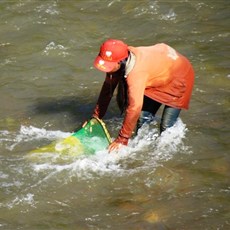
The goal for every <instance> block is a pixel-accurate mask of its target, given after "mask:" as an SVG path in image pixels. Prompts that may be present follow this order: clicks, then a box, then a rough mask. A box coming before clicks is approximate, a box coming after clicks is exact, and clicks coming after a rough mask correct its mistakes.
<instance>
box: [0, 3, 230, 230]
mask: <svg viewBox="0 0 230 230" xmlns="http://www.w3.org/2000/svg"><path fill="white" fill-rule="evenodd" d="M229 15H230V12H229V1H228V0H219V1H213V0H178V1H160V0H158V1H157V0H156V1H154V0H140V1H131V0H130V1H128V0H127V1H125V0H94V1H88V0H75V1H74V0H71V1H69V0H67V1H61V0H56V1H54V0H46V1H36V0H18V1H9V0H1V1H0V79H1V81H0V106H1V110H0V229H1V230H12V229H14V230H15V229H23V230H24V229H25V230H27V229H28V230H31V229H35V230H40V229H55V230H57V229H68V230H70V229H90V230H91V229H92V230H96V229H112V230H116V229H121V230H123V229H124V230H128V229H132V230H133V229H136V230H142V229H172V230H175V229H178V230H183V229H184V230H193V229H196V230H197V229H202V230H203V229H230V208H229V207H230V183H229V182H230V180H229V176H230V157H229V137H230V136H229V124H230V119H229V107H230V100H229V91H230V88H229V86H230V83H229V81H230V72H229V33H230V32H229V24H230V20H229ZM110 37H111V38H117V39H122V40H124V41H125V42H127V43H128V44H129V45H133V46H140V45H152V44H155V43H158V42H165V43H167V44H169V45H171V46H173V47H174V48H176V49H177V50H178V51H180V52H181V53H183V54H184V55H185V56H187V57H188V58H189V59H190V60H191V62H192V64H193V66H194V69H195V72H196V79H195V86H194V90H193V95H192V101H191V104H190V109H189V110H188V111H183V112H182V113H181V116H180V119H179V120H178V122H177V123H176V125H175V126H174V127H172V128H171V129H169V130H167V131H166V132H165V133H164V134H163V135H162V136H161V137H157V135H158V125H159V124H158V123H157V122H156V123H152V124H150V125H149V126H144V127H143V129H142V130H141V132H140V133H139V135H138V136H136V137H135V138H134V139H132V140H131V141H130V145H129V147H126V148H123V149H121V151H120V152H119V153H112V154H108V153H107V151H100V152H97V153H96V154H95V155H93V156H80V157H76V156H68V155H65V156H61V155H58V154H44V155H40V156H39V155H38V156H37V157H30V155H28V153H29V152H30V151H31V150H32V149H35V148H37V147H39V146H42V145H46V144H48V143H50V142H52V141H54V140H58V139H62V138H64V137H67V136H69V135H70V134H71V133H72V132H73V130H74V129H75V128H77V127H79V126H80V125H81V124H82V123H83V121H84V120H86V119H88V118H90V116H91V114H92V110H93V108H94V106H95V103H96V100H97V97H98V94H99V91H100V88H101V85H102V83H103V80H104V74H103V73H101V72H99V71H97V70H96V69H94V67H93V64H92V63H93V60H94V58H95V56H96V55H97V53H98V50H99V46H100V44H101V43H102V42H103V41H104V40H105V39H107V38H110ZM159 116H160V113H159ZM104 122H105V123H106V125H107V127H108V129H109V132H110V133H111V136H112V137H113V138H115V137H116V135H117V132H118V130H119V127H120V125H121V122H122V117H120V116H119V112H118V109H117V107H116V105H115V102H114V100H113V101H112V102H111V106H110V107H109V110H108V113H107V115H106V117H105V118H104Z"/></svg>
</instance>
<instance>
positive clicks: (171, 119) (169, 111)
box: [160, 105, 181, 133]
mask: <svg viewBox="0 0 230 230" xmlns="http://www.w3.org/2000/svg"><path fill="white" fill-rule="evenodd" d="M180 111H181V110H180V109H176V108H172V107H170V106H167V105H166V106H165V107H164V110H163V114H162V117H161V124H160V133H162V132H163V131H165V130H166V129H167V128H170V127H172V126H173V125H174V124H175V123H176V121H177V118H178V117H179V114H180Z"/></svg>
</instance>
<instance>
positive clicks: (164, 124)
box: [137, 96, 181, 133]
mask: <svg viewBox="0 0 230 230" xmlns="http://www.w3.org/2000/svg"><path fill="white" fill-rule="evenodd" d="M161 105H162V104H161V103H159V102H157V101H154V100H152V99H150V98H149V97H146V96H144V103H143V107H142V111H141V115H140V117H139V120H138V123H137V130H138V129H139V128H140V127H141V126H142V125H143V124H144V123H146V122H147V123H150V122H151V121H153V120H154V118H155V115H156V113H157V111H158V109H159V108H160V106H161ZM180 111H181V110H180V109H176V108H172V107H170V106H167V105H165V106H164V110H163V113H162V116H161V123H160V133H162V132H163V131H165V130H166V129H167V128H169V127H172V126H173V125H174V124H175V123H176V121H177V118H178V117H179V114H180Z"/></svg>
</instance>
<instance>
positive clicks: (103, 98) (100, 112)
mask: <svg viewBox="0 0 230 230" xmlns="http://www.w3.org/2000/svg"><path fill="white" fill-rule="evenodd" d="M118 81H119V78H118V77H117V76H114V75H112V74H106V77H105V81H104V83H103V85H102V88H101V92H100V94H99V98H98V101H97V104H96V107H95V109H94V112H93V116H96V117H98V118H100V119H101V118H103V117H104V115H105V113H106V111H107V108H108V106H109V103H110V101H111V98H112V96H113V93H114V90H115V88H116V86H117V84H118Z"/></svg>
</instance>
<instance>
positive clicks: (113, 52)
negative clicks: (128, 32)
mask: <svg viewBox="0 0 230 230" xmlns="http://www.w3.org/2000/svg"><path fill="white" fill-rule="evenodd" d="M127 57H128V45H126V44H125V43H124V42H123V41H120V40H115V39H109V40H107V41H105V42H104V43H103V44H102V45H101V48H100V52H99V54H98V56H97V57H96V59H95V60H94V66H95V67H96V68H97V69H99V70H101V71H103V72H110V71H112V70H113V69H114V67H115V66H116V64H117V63H118V62H119V61H121V60H123V59H125V58H127Z"/></svg>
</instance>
